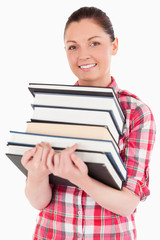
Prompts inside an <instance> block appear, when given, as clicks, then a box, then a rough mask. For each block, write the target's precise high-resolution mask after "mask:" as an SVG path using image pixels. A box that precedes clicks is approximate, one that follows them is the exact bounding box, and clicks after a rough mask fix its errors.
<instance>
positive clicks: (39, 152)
mask: <svg viewBox="0 0 160 240" xmlns="http://www.w3.org/2000/svg"><path fill="white" fill-rule="evenodd" d="M36 148H37V151H36V153H35V154H34V160H35V162H37V163H38V162H40V161H41V159H42V153H43V148H42V147H41V146H36Z"/></svg>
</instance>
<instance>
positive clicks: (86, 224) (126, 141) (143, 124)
mask: <svg viewBox="0 0 160 240" xmlns="http://www.w3.org/2000/svg"><path fill="white" fill-rule="evenodd" d="M77 85H78V84H77ZM109 87H111V88H114V90H115V92H116V94H117V97H118V99H119V101H120V104H121V106H122V109H123V111H124V113H125V115H126V124H125V127H124V135H123V137H122V138H121V139H120V141H119V147H120V155H121V158H122V160H123V161H124V163H125V165H126V167H127V170H128V179H127V181H126V182H125V183H124V186H125V187H126V188H128V189H130V190H131V191H132V192H134V193H135V194H136V195H138V196H139V197H140V199H141V200H144V199H146V197H147V196H148V195H149V194H150V192H149V189H148V184H149V161H150V154H151V150H152V148H153V144H154V140H155V123H154V118H153V115H152V113H151V111H150V109H149V108H148V107H147V106H146V105H145V104H144V103H143V102H141V101H140V100H139V98H137V97H136V96H135V95H133V94H130V93H129V92H127V91H122V90H120V89H118V86H117V84H116V82H115V80H114V79H113V78H112V83H111V85H110V86H109ZM135 212H136V211H135ZM135 212H134V213H133V214H131V215H129V216H127V217H122V216H119V215H117V214H114V213H113V212H110V211H108V210H107V209H104V208H102V207H101V206H100V205H98V204H97V203H96V202H95V201H94V200H93V199H92V198H91V197H90V196H89V195H87V194H86V192H84V191H83V190H82V189H80V188H76V187H69V186H54V187H53V197H52V201H51V203H50V204H49V205H48V206H47V207H46V208H45V209H44V210H42V211H41V212H40V214H39V217H38V219H37V225H36V228H35V233H34V236H33V239H34V240H38V239H39V240H49V239H55V240H61V239H64V240H78V239H79V240H80V239H85V240H91V239H95V240H100V239H105V240H133V239H136V227H135Z"/></svg>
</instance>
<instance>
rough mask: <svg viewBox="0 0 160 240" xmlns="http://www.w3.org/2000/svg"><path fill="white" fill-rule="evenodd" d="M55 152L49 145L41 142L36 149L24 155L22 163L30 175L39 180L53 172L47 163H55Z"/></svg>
mask: <svg viewBox="0 0 160 240" xmlns="http://www.w3.org/2000/svg"><path fill="white" fill-rule="evenodd" d="M54 154H55V152H54V150H53V149H52V148H51V146H50V144H49V143H44V142H41V143H40V144H37V145H36V147H35V148H33V149H31V150H28V151H26V152H25V153H24V155H23V157H22V159H21V163H22V165H23V166H24V167H25V168H26V169H27V170H28V173H29V174H31V175H33V176H35V177H37V178H38V179H41V178H45V177H46V176H48V175H49V174H50V173H51V172H50V171H49V169H48V167H47V163H48V162H51V161H53V157H54Z"/></svg>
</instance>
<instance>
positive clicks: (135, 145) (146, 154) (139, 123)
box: [120, 104, 156, 200]
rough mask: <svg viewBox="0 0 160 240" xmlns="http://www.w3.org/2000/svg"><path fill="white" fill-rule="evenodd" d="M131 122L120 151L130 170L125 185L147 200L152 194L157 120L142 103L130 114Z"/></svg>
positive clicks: (141, 198)
mask: <svg viewBox="0 0 160 240" xmlns="http://www.w3.org/2000/svg"><path fill="white" fill-rule="evenodd" d="M129 122H130V123H129V129H128V135H127V136H126V137H124V139H123V148H122V150H121V152H120V154H121V157H122V159H123V161H124V163H125V165H126V168H127V171H128V176H127V181H126V182H124V185H123V186H124V187H126V188H128V189H129V190H131V191H132V192H134V193H135V194H136V195H138V196H139V197H140V200H145V199H146V198H147V196H149V195H150V191H149V188H148V186H149V162H150V157H151V151H152V149H153V145H154V141H155V132H156V127H155V121H154V118H153V115H152V112H151V110H150V109H149V108H148V106H146V105H145V104H142V105H141V106H138V107H136V109H135V110H134V111H133V113H132V114H131V115H130V120H129Z"/></svg>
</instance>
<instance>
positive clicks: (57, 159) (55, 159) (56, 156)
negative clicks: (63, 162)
mask: <svg viewBox="0 0 160 240" xmlns="http://www.w3.org/2000/svg"><path fill="white" fill-rule="evenodd" d="M59 165H60V153H56V154H55V155H54V166H55V168H59Z"/></svg>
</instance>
